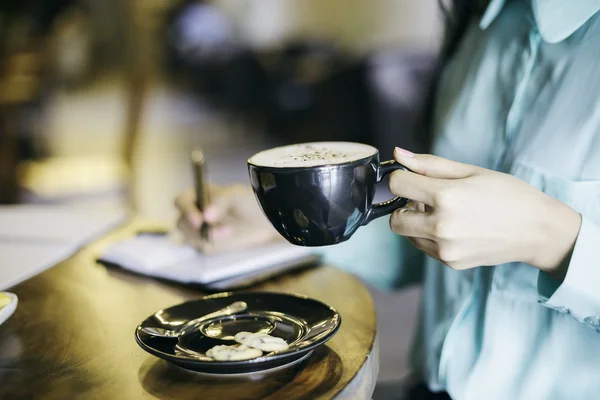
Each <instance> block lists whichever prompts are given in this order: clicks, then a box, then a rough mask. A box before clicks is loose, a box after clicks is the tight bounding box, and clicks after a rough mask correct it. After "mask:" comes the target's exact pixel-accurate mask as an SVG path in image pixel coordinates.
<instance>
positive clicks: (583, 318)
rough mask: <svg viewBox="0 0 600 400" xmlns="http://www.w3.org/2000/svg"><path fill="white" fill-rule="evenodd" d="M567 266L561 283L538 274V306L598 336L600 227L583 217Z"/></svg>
mask: <svg viewBox="0 0 600 400" xmlns="http://www.w3.org/2000/svg"><path fill="white" fill-rule="evenodd" d="M568 263H569V267H568V269H567V274H566V276H565V279H564V281H563V282H562V283H559V282H558V281H557V280H555V279H554V278H552V277H551V276H550V275H548V274H546V273H544V272H540V274H539V275H538V285H537V286H538V293H539V295H540V298H541V299H540V300H539V302H540V304H543V305H544V306H546V307H550V308H552V309H555V310H557V311H559V312H561V313H564V314H570V315H571V316H572V317H573V318H575V319H576V320H577V321H579V322H580V323H583V324H585V325H587V326H589V327H590V328H593V329H595V330H596V331H598V332H599V333H600V226H598V225H596V224H594V223H593V222H591V221H590V220H588V219H586V218H585V217H582V222H581V227H580V229H579V235H578V237H577V240H576V242H575V247H574V248H573V253H572V255H571V258H570V260H569V261H568Z"/></svg>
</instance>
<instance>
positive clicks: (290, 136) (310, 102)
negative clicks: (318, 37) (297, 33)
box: [266, 41, 372, 143]
mask: <svg viewBox="0 0 600 400" xmlns="http://www.w3.org/2000/svg"><path fill="white" fill-rule="evenodd" d="M273 59H274V61H273V62H272V63H271V64H270V65H269V68H268V70H267V76H268V92H267V108H266V121H267V131H268V132H269V134H270V136H271V137H272V138H274V139H275V140H277V141H279V142H286V143H289V142H304V141H315V140H346V141H360V142H364V143H370V142H371V139H372V132H371V127H370V124H369V119H370V115H369V114H370V107H369V99H368V91H367V86H366V75H365V74H366V65H365V63H364V61H363V60H361V59H355V58H353V57H350V56H348V55H347V54H345V53H344V52H343V51H341V50H339V49H338V48H336V47H335V46H334V45H333V44H331V43H329V42H318V41H297V42H291V43H289V44H288V45H287V46H285V47H284V49H283V51H282V52H281V53H280V54H278V55H277V56H276V57H273Z"/></svg>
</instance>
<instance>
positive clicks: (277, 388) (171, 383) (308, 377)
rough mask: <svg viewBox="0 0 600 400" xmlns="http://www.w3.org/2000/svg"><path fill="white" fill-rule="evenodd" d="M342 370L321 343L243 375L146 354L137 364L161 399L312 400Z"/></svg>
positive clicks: (141, 375)
mask: <svg viewBox="0 0 600 400" xmlns="http://www.w3.org/2000/svg"><path fill="white" fill-rule="evenodd" d="M342 373H343V365H342V361H341V359H340V357H339V356H338V355H337V353H335V352H334V351H333V350H331V349H330V348H329V347H327V346H321V347H319V348H317V349H316V350H315V351H314V353H313V355H312V356H311V357H310V358H309V359H308V360H306V361H305V362H303V363H300V364H297V365H294V366H291V367H290V368H286V369H284V370H279V371H274V372H271V373H265V374H260V373H257V374H251V375H245V376H223V377H220V376H215V375H204V374H200V373H196V372H193V371H188V370H185V369H182V368H179V367H177V366H175V365H172V364H170V363H168V362H166V361H164V360H161V359H157V358H155V357H148V358H147V359H146V361H144V362H143V363H142V365H141V366H140V369H139V371H138V379H139V381H140V383H141V384H142V387H143V388H144V390H146V391H147V392H148V393H150V394H151V395H153V396H155V397H157V398H159V399H162V400H167V399H178V400H179V399H181V400H186V399H197V398H198V396H199V395H201V397H202V398H205V399H213V398H214V399H224V400H225V399H227V400H246V399H248V400H251V399H296V398H302V399H304V398H313V399H314V398H317V397H319V396H320V395H322V394H324V393H327V392H328V391H329V390H331V389H332V388H333V387H334V386H335V385H336V384H337V383H338V381H339V380H340V378H341V376H342ZM292 381H293V384H290V382H292Z"/></svg>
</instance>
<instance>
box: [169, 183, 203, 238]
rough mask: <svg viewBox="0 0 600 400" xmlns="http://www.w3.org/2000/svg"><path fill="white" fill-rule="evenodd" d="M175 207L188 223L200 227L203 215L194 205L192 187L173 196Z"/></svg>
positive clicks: (194, 198) (194, 199) (194, 196)
mask: <svg viewBox="0 0 600 400" xmlns="http://www.w3.org/2000/svg"><path fill="white" fill-rule="evenodd" d="M175 207H177V209H178V210H179V212H180V213H181V215H182V217H183V218H184V219H185V220H186V221H187V223H188V224H189V225H191V226H192V227H194V228H197V229H200V226H201V225H202V221H203V217H202V213H201V212H200V210H198V207H196V194H195V193H194V190H193V189H189V190H186V191H185V192H183V193H181V194H180V195H179V196H177V197H176V198H175ZM178 225H179V224H178Z"/></svg>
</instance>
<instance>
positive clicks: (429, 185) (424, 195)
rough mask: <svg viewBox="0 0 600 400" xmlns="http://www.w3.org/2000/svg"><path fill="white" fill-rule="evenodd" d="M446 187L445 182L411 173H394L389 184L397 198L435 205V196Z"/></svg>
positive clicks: (399, 171)
mask: <svg viewBox="0 0 600 400" xmlns="http://www.w3.org/2000/svg"><path fill="white" fill-rule="evenodd" d="M443 185H444V182H443V181H440V180H438V179H433V178H429V177H426V176H422V175H419V174H415V173H413V172H409V171H402V170H398V171H394V172H392V174H391V175H390V180H389V183H388V186H389V189H390V191H391V192H392V193H393V194H395V195H396V196H400V197H404V198H407V199H411V200H413V201H417V202H422V203H426V204H429V205H433V204H434V202H435V194H436V193H437V191H438V190H439V188H441V187H442V186H443Z"/></svg>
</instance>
